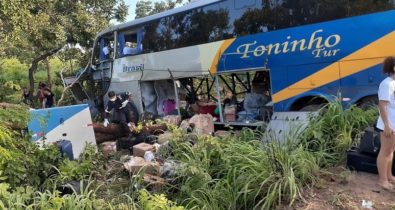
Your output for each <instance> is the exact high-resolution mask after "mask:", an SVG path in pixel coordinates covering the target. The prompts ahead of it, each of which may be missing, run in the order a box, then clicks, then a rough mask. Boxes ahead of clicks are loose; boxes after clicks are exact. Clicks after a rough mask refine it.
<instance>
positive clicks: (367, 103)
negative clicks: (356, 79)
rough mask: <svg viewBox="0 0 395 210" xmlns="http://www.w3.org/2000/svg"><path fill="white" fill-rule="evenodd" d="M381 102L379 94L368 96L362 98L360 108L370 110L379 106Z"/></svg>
mask: <svg viewBox="0 0 395 210" xmlns="http://www.w3.org/2000/svg"><path fill="white" fill-rule="evenodd" d="M378 104H379V99H378V98H377V96H368V97H366V98H364V99H362V100H361V102H360V103H359V108H361V109H362V110H368V109H371V108H377V107H378Z"/></svg>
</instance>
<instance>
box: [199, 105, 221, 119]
mask: <svg viewBox="0 0 395 210" xmlns="http://www.w3.org/2000/svg"><path fill="white" fill-rule="evenodd" d="M215 108H217V105H215V104H213V105H205V106H199V114H211V115H212V116H214V115H215V114H214V110H215Z"/></svg>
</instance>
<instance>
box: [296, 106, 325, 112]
mask: <svg viewBox="0 0 395 210" xmlns="http://www.w3.org/2000/svg"><path fill="white" fill-rule="evenodd" d="M321 108H322V104H310V105H307V106H304V107H302V108H301V109H300V110H299V111H302V112H314V111H318V110H320V109H321Z"/></svg>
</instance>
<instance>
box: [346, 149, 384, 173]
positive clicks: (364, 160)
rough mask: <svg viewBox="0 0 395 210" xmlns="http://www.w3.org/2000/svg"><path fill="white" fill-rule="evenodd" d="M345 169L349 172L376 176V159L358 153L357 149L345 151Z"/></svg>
mask: <svg viewBox="0 0 395 210" xmlns="http://www.w3.org/2000/svg"><path fill="white" fill-rule="evenodd" d="M347 167H348V168H349V169H350V170H356V171H364V172H368V173H374V174H377V165H376V157H375V156H371V155H366V154H363V153H360V152H359V151H358V149H357V148H353V149H351V150H349V151H347Z"/></svg>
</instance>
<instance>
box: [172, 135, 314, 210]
mask: <svg viewBox="0 0 395 210" xmlns="http://www.w3.org/2000/svg"><path fill="white" fill-rule="evenodd" d="M245 136H251V137H255V138H257V139H250V140H248V139H246V138H244V137H245ZM259 138H260V135H259V134H257V133H255V134H253V135H252V132H251V130H244V131H243V132H242V134H241V137H240V138H234V137H233V138H232V137H230V138H226V139H217V138H213V137H205V138H201V139H200V140H199V141H198V143H197V144H196V145H191V144H187V143H173V144H175V145H173V147H174V151H173V156H171V157H172V158H174V159H176V160H177V161H178V162H179V163H180V164H181V167H180V169H179V170H178V171H177V173H178V177H176V178H175V180H174V182H173V185H172V186H171V187H170V188H169V189H168V190H169V192H172V194H173V196H172V198H173V199H174V200H177V201H178V202H180V203H181V204H182V205H185V206H186V207H187V208H190V209H195V208H197V209H272V208H273V207H275V206H276V205H278V204H284V203H291V204H292V203H293V202H294V201H295V200H296V199H297V198H298V197H299V196H300V189H301V188H302V187H303V186H305V185H306V184H309V183H311V182H312V181H313V179H314V177H313V175H312V174H313V173H314V171H316V170H318V165H317V164H316V159H315V157H314V154H313V153H312V152H309V151H307V150H304V148H303V147H302V146H298V147H296V145H295V144H293V143H292V144H291V143H290V144H280V143H279V142H277V141H273V142H271V143H269V144H267V145H262V143H261V141H260V139H259Z"/></svg>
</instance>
